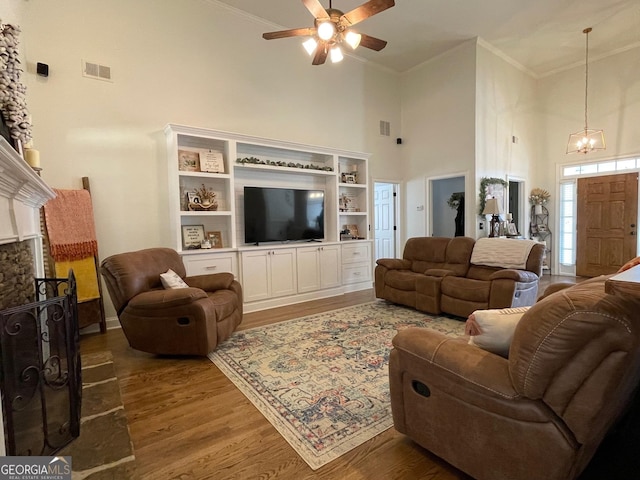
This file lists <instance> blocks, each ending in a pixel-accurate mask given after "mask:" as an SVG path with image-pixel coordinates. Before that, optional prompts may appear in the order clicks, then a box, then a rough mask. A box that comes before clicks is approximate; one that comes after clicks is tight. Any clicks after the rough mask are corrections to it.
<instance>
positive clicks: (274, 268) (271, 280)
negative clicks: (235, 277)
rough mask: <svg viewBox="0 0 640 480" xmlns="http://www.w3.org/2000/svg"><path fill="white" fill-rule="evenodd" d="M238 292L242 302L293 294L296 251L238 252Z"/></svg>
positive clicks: (291, 249) (290, 249)
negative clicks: (240, 268) (240, 259)
mask: <svg viewBox="0 0 640 480" xmlns="http://www.w3.org/2000/svg"><path fill="white" fill-rule="evenodd" d="M242 289H243V293H244V299H245V302H255V301H257V300H266V299H269V298H273V297H282V296H284V295H295V294H296V293H297V284H296V250H295V249H294V248H287V249H279V250H276V249H274V250H256V251H247V252H242Z"/></svg>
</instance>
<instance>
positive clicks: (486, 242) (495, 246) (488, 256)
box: [471, 238, 537, 270]
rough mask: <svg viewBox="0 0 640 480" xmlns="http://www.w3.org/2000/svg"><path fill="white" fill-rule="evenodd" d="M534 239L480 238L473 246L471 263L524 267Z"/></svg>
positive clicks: (534, 242)
mask: <svg viewBox="0 0 640 480" xmlns="http://www.w3.org/2000/svg"><path fill="white" fill-rule="evenodd" d="M536 243H537V242H536V241H534V240H515V239H510V238H480V239H478V240H477V241H476V244H475V245H474V246H473V252H471V263H473V264H474V265H487V266H489V267H502V268H517V269H520V270H522V269H525V268H526V267H527V259H528V258H529V253H530V252H531V249H532V248H533V246H534V245H535V244H536Z"/></svg>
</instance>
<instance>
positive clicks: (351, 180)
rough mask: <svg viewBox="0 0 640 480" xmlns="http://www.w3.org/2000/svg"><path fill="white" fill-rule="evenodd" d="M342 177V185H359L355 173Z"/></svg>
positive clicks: (345, 174)
mask: <svg viewBox="0 0 640 480" xmlns="http://www.w3.org/2000/svg"><path fill="white" fill-rule="evenodd" d="M341 177H342V183H357V177H356V174H355V173H343V174H342V175H341Z"/></svg>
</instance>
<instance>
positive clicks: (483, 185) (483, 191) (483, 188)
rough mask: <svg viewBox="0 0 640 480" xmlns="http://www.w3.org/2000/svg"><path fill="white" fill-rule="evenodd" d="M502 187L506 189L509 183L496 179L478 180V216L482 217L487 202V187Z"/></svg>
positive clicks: (483, 178)
mask: <svg viewBox="0 0 640 480" xmlns="http://www.w3.org/2000/svg"><path fill="white" fill-rule="evenodd" d="M495 184H498V185H502V186H503V187H508V186H509V182H507V181H506V180H503V179H501V178H496V177H482V179H481V180H480V193H479V194H478V199H479V200H480V208H479V209H478V215H482V212H483V211H484V205H485V202H486V201H487V185H495Z"/></svg>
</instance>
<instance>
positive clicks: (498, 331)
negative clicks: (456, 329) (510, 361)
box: [469, 307, 529, 357]
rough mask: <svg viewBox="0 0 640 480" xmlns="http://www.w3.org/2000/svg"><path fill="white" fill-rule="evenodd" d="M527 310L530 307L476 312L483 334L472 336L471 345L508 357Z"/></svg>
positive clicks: (476, 320)
mask: <svg viewBox="0 0 640 480" xmlns="http://www.w3.org/2000/svg"><path fill="white" fill-rule="evenodd" d="M527 310H529V307H518V308H502V309H499V310H476V311H475V312H473V316H474V317H475V322H476V323H477V324H478V326H479V327H480V330H482V333H481V334H480V335H474V336H470V337H469V345H475V346H476V347H480V348H482V349H484V350H488V351H489V352H493V353H497V354H498V355H502V356H503V357H507V356H508V355H509V347H510V346H511V340H512V339H513V333H514V332H515V330H516V327H517V326H518V322H519V321H520V318H522V316H523V315H524V314H525V313H526V311H527Z"/></svg>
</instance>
